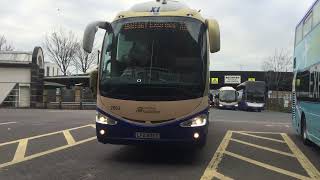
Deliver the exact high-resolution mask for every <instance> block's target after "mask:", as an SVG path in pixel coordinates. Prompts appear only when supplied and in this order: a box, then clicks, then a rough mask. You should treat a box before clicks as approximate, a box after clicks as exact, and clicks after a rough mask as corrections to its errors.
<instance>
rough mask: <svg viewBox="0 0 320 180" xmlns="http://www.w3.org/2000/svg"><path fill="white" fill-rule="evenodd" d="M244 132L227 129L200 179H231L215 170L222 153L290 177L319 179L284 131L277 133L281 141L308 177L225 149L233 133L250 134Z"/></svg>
mask: <svg viewBox="0 0 320 180" xmlns="http://www.w3.org/2000/svg"><path fill="white" fill-rule="evenodd" d="M244 132H245V131H227V133H226V135H225V137H224V138H223V140H222V141H221V143H220V145H219V147H218V149H217V151H216V152H215V154H214V156H213V158H212V159H211V161H210V163H209V165H208V166H207V168H206V170H205V172H204V173H203V175H202V177H201V180H209V179H210V180H211V179H213V178H214V177H215V178H218V179H222V180H225V179H226V180H229V179H232V178H230V177H227V176H225V175H223V174H220V173H218V171H217V169H218V166H219V164H220V162H221V161H222V158H223V156H224V155H229V156H231V157H234V158H237V159H239V160H243V161H246V162H248V163H251V164H254V165H256V166H259V167H262V168H265V169H268V170H271V171H274V172H278V173H281V174H284V175H287V176H291V177H294V178H297V179H303V180H309V179H310V180H311V179H319V177H320V174H319V172H318V170H317V169H316V168H315V167H314V166H313V165H312V164H311V162H310V161H309V160H308V159H307V158H306V157H305V155H304V154H303V153H302V152H301V151H300V150H299V148H298V147H297V146H296V145H295V144H294V143H293V141H292V140H291V139H290V138H289V137H288V135H286V134H285V133H279V135H281V136H282V137H283V139H284V141H283V143H285V144H287V145H288V146H289V148H290V150H291V151H292V152H293V155H294V157H295V158H297V159H298V161H299V163H300V164H301V165H302V167H303V168H304V169H305V170H306V171H307V173H308V175H309V176H310V177H307V176H303V175H300V174H297V173H294V172H290V171H288V170H285V169H281V168H278V167H275V166H272V165H269V164H266V163H262V162H259V161H256V160H254V159H250V158H247V157H244V156H241V155H238V154H235V153H232V152H229V151H226V148H227V147H228V145H229V143H230V141H232V140H234V139H233V138H232V135H233V133H242V134H243V135H248V136H250V135H251V134H246V133H244ZM247 133H253V134H267V133H268V132H247ZM271 133H272V134H275V133H274V132H271ZM251 136H252V135H251ZM253 137H255V138H260V139H265V138H264V137H262V136H254V135H253ZM266 139H268V140H276V139H273V138H266ZM238 141H239V142H240V140H238ZM241 142H242V141H241ZM277 142H278V141H277ZM245 143H247V142H245ZM249 144H250V145H251V143H247V145H249ZM252 145H254V146H257V147H260V146H259V145H255V144H252ZM261 147H262V146H261ZM262 148H264V149H268V150H272V151H275V152H276V151H278V150H274V149H271V148H267V147H262ZM279 152H281V151H279ZM283 153H285V152H281V153H280V154H283ZM285 154H286V153H285ZM285 154H283V155H285ZM286 155H289V154H286ZM289 156H292V155H289Z"/></svg>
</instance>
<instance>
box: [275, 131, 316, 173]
mask: <svg viewBox="0 0 320 180" xmlns="http://www.w3.org/2000/svg"><path fill="white" fill-rule="evenodd" d="M281 136H282V137H283V139H284V141H285V142H286V143H287V145H288V146H289V149H290V150H291V151H292V152H293V154H294V155H295V156H296V157H297V159H298V161H299V163H300V164H301V165H302V167H303V168H304V169H305V170H306V171H307V173H308V175H309V176H310V177H311V178H312V179H320V173H319V171H318V170H317V168H315V167H314V166H313V165H312V163H311V162H310V161H309V159H308V158H307V157H306V156H305V155H304V154H303V153H302V152H301V150H300V149H299V148H298V147H297V146H296V145H295V144H294V142H293V141H292V140H291V139H290V137H289V136H288V135H287V134H285V133H281Z"/></svg>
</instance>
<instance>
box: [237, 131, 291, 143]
mask: <svg viewBox="0 0 320 180" xmlns="http://www.w3.org/2000/svg"><path fill="white" fill-rule="evenodd" d="M234 132H235V133H238V134H242V135H245V136H251V137H254V138H259V139H265V140H269V141H274V142H279V143H285V142H284V141H282V140H279V139H274V138H268V137H263V136H258V135H253V134H248V133H243V132H237V131H234Z"/></svg>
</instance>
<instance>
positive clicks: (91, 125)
mask: <svg viewBox="0 0 320 180" xmlns="http://www.w3.org/2000/svg"><path fill="white" fill-rule="evenodd" d="M85 127H93V128H95V126H94V125H93V124H88V125H84V126H80V127H75V128H70V129H65V130H62V131H56V132H52V133H48V134H42V135H39V136H33V137H29V138H23V139H28V140H32V139H37V138H41V137H46V136H51V135H55V134H60V133H62V132H63V131H66V130H68V131H72V130H76V129H81V128H85ZM23 139H18V140H14V141H10V142H5V143H1V144H0V147H1V146H4V145H9V144H14V143H18V142H20V141H21V140H23Z"/></svg>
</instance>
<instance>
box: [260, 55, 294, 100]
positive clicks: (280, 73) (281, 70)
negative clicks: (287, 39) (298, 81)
mask: <svg viewBox="0 0 320 180" xmlns="http://www.w3.org/2000/svg"><path fill="white" fill-rule="evenodd" d="M262 68H263V70H264V71H266V75H265V80H266V83H267V86H268V88H269V89H272V90H275V91H277V93H276V96H277V99H279V93H278V91H279V90H281V89H280V87H282V86H286V85H287V84H285V83H286V82H288V81H287V79H288V78H290V77H288V73H287V72H292V70H293V67H292V56H291V53H290V52H289V51H287V50H284V49H281V50H278V49H276V50H275V52H274V54H273V55H272V56H270V57H269V58H267V59H266V60H265V61H264V62H263V65H262Z"/></svg>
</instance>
